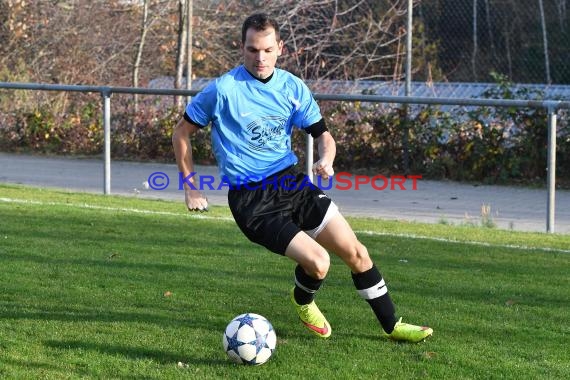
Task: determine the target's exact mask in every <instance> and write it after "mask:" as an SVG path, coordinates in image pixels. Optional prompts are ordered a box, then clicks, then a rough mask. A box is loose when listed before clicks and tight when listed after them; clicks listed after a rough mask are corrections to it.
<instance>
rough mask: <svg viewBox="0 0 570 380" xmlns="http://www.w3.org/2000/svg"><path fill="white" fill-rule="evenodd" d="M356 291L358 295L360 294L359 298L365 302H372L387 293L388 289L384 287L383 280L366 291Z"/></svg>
mask: <svg viewBox="0 0 570 380" xmlns="http://www.w3.org/2000/svg"><path fill="white" fill-rule="evenodd" d="M357 291H358V294H360V297H362V298H364V299H365V300H373V299H375V298H378V297H382V296H383V295H384V294H386V293H388V288H387V287H386V283H385V282H384V280H382V281H380V282H379V283H377V284H376V285H374V286H372V287H370V288H368V289H359V290H357Z"/></svg>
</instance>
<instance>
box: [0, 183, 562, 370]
mask: <svg viewBox="0 0 570 380" xmlns="http://www.w3.org/2000/svg"><path fill="white" fill-rule="evenodd" d="M350 222H351V224H352V225H353V227H354V229H355V230H356V231H357V234H358V236H359V238H360V239H361V240H362V242H363V243H364V244H365V245H366V246H367V247H368V249H369V251H370V252H371V255H372V256H373V258H374V259H375V261H376V262H377V264H378V266H379V267H380V269H381V271H382V273H383V275H384V277H385V278H386V280H387V282H388V286H389V289H390V290H391V292H392V297H393V299H394V301H395V303H396V305H397V310H398V314H399V315H400V316H402V317H403V318H404V321H409V322H412V323H417V324H429V325H430V326H432V327H433V328H434V330H435V333H434V336H433V337H432V338H430V339H429V340H427V341H426V342H423V343H420V344H402V343H394V342H390V341H385V340H383V339H381V335H380V327H379V325H378V322H377V321H376V320H375V318H374V316H373V313H372V312H371V310H370V309H369V307H368V305H367V304H366V303H365V302H364V301H363V300H362V299H360V298H359V296H358V294H357V293H356V291H355V290H354V287H353V285H352V281H351V279H350V274H349V272H348V270H347V268H346V267H345V266H344V265H343V264H342V263H341V262H340V260H338V259H336V258H333V259H332V265H331V270H330V273H329V276H328V278H327V281H326V282H325V285H324V286H323V289H322V291H321V292H320V293H319V296H318V299H317V301H318V303H319V306H320V307H321V310H323V312H324V313H325V314H326V315H327V317H328V319H329V321H330V322H331V325H332V327H333V335H332V337H331V338H330V339H328V340H320V339H318V338H316V337H314V336H313V335H310V334H309V333H308V332H306V331H305V330H304V327H303V326H302V325H301V324H300V322H299V321H298V319H297V317H296V315H295V313H294V310H293V308H292V306H291V305H290V304H289V300H288V291H289V289H290V287H291V286H292V284H293V268H294V263H293V262H292V261H290V260H288V259H286V258H283V257H279V256H277V255H274V254H272V253H269V252H268V251H265V250H264V249H262V248H261V247H258V246H255V245H252V244H251V243H250V242H249V241H248V240H247V239H246V238H245V237H244V236H242V234H241V232H240V231H239V230H238V228H237V226H236V225H235V223H234V222H233V220H232V219H231V217H230V213H229V211H228V210H227V209H226V208H221V207H219V208H217V207H214V208H213V209H212V210H211V211H210V212H209V213H207V214H199V215H195V214H189V213H188V212H186V211H185V209H184V205H183V203H182V199H181V200H180V202H166V201H157V200H145V199H136V198H126V197H116V196H103V195H93V194H77V193H66V192H58V191H53V190H42V189H36V188H27V187H20V186H8V185H0V287H1V288H0V378H6V379H68V378H69V379H78V378H98V379H103V378H104V379H109V378H117V379H123V378H128V379H184V378H186V379H219V378H225V379H262V378H263V379H382V378H386V379H412V378H422V379H493V378H515V379H540V378H543V379H562V378H568V377H569V376H570V356H569V350H568V340H569V336H570V327H569V323H568V322H569V310H570V297H569V295H570V276H569V275H568V274H569V273H570V272H569V268H570V236H569V235H556V234H540V233H522V232H511V231H501V230H496V229H488V228H481V227H467V226H445V225H427V224H419V223H405V222H395V221H382V220H372V219H350ZM244 312H255V313H259V314H262V315H264V316H265V317H267V318H268V319H269V320H270V321H271V322H272V324H273V326H274V327H275V329H276V332H277V336H278V343H277V350H276V353H275V355H274V357H273V358H271V360H270V361H269V362H268V363H267V364H264V365H262V366H259V367H246V366H239V365H235V364H232V363H231V362H230V361H229V360H228V359H227V357H226V355H225V353H224V352H223V349H222V343H221V342H222V339H221V338H222V332H223V330H224V328H225V326H226V324H227V323H228V322H229V321H230V320H231V319H232V318H233V317H234V316H236V315H238V314H241V313H244Z"/></svg>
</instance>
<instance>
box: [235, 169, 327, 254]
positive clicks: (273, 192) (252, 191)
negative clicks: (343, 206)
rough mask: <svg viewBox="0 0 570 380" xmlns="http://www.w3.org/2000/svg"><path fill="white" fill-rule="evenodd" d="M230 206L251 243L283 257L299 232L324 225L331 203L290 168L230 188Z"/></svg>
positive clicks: (304, 176) (317, 189) (296, 171)
mask: <svg viewBox="0 0 570 380" xmlns="http://www.w3.org/2000/svg"><path fill="white" fill-rule="evenodd" d="M228 203H229V206H230V210H231V211H232V214H233V216H234V219H235V221H236V223H237V225H238V226H239V228H240V229H241V230H242V232H243V233H244V234H245V236H247V238H248V239H249V240H251V241H252V242H254V243H257V244H260V245H262V246H264V247H265V248H267V249H269V250H270V251H272V252H275V253H278V254H280V255H284V254H285V250H286V249H287V246H288V245H289V243H290V242H291V240H292V239H293V237H295V235H297V233H299V232H300V231H308V230H313V229H315V228H317V227H319V226H320V225H321V223H322V222H323V220H324V219H325V215H326V214H327V210H328V209H329V206H330V205H331V203H332V201H331V199H330V198H329V197H328V196H326V195H325V194H324V193H323V191H322V190H321V189H319V188H318V187H317V186H315V185H313V184H311V183H310V181H309V179H308V177H307V176H306V175H305V174H304V173H301V172H299V171H298V170H296V169H295V168H294V167H289V168H287V169H285V170H283V171H281V172H278V173H276V174H274V175H272V176H270V177H268V178H266V179H265V180H264V181H261V182H256V183H248V184H247V185H242V186H241V187H239V188H236V189H230V190H229V192H228Z"/></svg>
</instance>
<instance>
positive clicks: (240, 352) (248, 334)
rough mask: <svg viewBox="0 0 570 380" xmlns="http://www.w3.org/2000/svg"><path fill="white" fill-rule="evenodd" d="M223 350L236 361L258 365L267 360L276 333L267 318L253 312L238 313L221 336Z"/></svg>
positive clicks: (273, 347)
mask: <svg viewBox="0 0 570 380" xmlns="http://www.w3.org/2000/svg"><path fill="white" fill-rule="evenodd" d="M222 340H223V344H224V350H225V351H226V354H227V355H228V357H229V358H230V359H231V360H232V361H233V362H236V363H239V364H248V365H260V364H263V363H265V362H266V361H268V360H269V358H270V357H271V355H273V352H274V351H275V346H276V345H277V335H275V330H274V329H273V326H272V325H271V323H270V322H269V321H268V320H267V318H265V317H263V316H261V315H259V314H254V313H246V314H240V315H238V316H237V317H235V318H234V319H232V320H231V322H230V323H228V325H227V327H226V331H225V332H224V336H223V339H222Z"/></svg>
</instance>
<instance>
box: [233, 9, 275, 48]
mask: <svg viewBox="0 0 570 380" xmlns="http://www.w3.org/2000/svg"><path fill="white" fill-rule="evenodd" d="M252 28H253V29H254V30H256V31H258V32H259V31H262V30H266V29H269V28H273V29H275V38H276V39H277V41H279V40H280V39H281V37H280V36H279V24H278V23H277V21H276V20H275V19H273V18H271V17H269V15H267V14H265V13H255V14H252V15H251V16H249V17H248V18H246V19H245V21H244V22H243V26H242V27H241V42H242V43H245V35H246V34H247V31H248V29H252Z"/></svg>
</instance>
